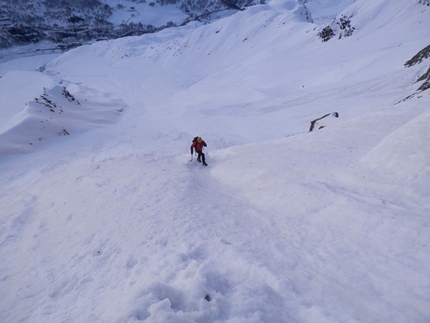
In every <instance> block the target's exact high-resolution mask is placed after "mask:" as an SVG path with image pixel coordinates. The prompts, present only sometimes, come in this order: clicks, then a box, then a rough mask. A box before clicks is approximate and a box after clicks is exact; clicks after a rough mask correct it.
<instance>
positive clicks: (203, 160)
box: [197, 151, 206, 164]
mask: <svg viewBox="0 0 430 323" xmlns="http://www.w3.org/2000/svg"><path fill="white" fill-rule="evenodd" d="M197 159H200V160H201V161H202V163H203V164H204V163H206V160H205V154H204V153H203V152H201V151H199V152H197Z"/></svg>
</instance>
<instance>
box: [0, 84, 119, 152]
mask: <svg viewBox="0 0 430 323" xmlns="http://www.w3.org/2000/svg"><path fill="white" fill-rule="evenodd" d="M60 83H61V82H60ZM69 90H70V91H72V92H74V91H76V93H77V94H76V96H75V95H74V94H72V93H71V92H70V91H69ZM87 97H88V98H87ZM124 108H125V105H124V104H123V103H122V102H121V101H119V100H115V99H112V98H111V97H110V96H109V95H107V94H102V93H97V92H95V91H94V90H85V89H80V87H79V86H77V85H73V84H69V85H68V86H66V85H65V84H57V85H53V86H52V87H51V88H50V89H47V88H44V89H43V93H42V94H41V95H40V96H39V97H36V98H34V99H33V100H30V101H28V102H27V103H25V107H24V109H22V110H21V111H19V112H18V113H16V114H13V113H10V114H9V116H8V118H5V120H6V121H5V122H4V123H2V124H1V127H0V147H1V148H0V155H6V154H10V153H27V152H32V151H34V150H35V149H37V148H39V147H42V146H43V145H44V144H45V143H46V142H48V141H52V140H53V139H54V138H56V137H59V136H60V137H61V136H69V135H71V134H77V133H81V132H83V131H85V130H88V129H91V128H94V127H100V126H104V125H109V124H113V123H115V122H116V121H118V120H119V118H120V115H121V112H123V111H124Z"/></svg>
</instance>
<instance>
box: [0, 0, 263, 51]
mask: <svg viewBox="0 0 430 323" xmlns="http://www.w3.org/2000/svg"><path fill="white" fill-rule="evenodd" d="M254 4H255V3H254V0H229V1H225V0H211V1H195V0H166V1H165V0H157V1H146V0H62V1H58V0H19V1H6V0H2V1H1V11H0V22H1V25H0V28H1V31H2V33H1V37H0V48H8V47H11V46H15V45H26V44H30V43H39V42H42V41H45V42H46V41H49V42H53V43H62V44H74V45H75V46H76V45H77V44H80V43H83V42H88V41H94V40H96V39H103V38H104V39H107V38H118V37H124V36H130V35H141V34H144V33H152V32H155V31H159V30H161V29H164V28H168V27H173V26H177V25H182V24H186V23H188V22H190V21H193V20H199V21H205V22H208V21H211V20H213V19H217V18H219V17H220V16H225V15H229V14H232V13H234V12H236V11H238V10H242V9H243V8H244V7H245V6H251V5H254ZM69 46H70V45H69Z"/></svg>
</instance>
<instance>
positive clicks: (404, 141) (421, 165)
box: [361, 110, 430, 195]
mask: <svg viewBox="0 0 430 323" xmlns="http://www.w3.org/2000/svg"><path fill="white" fill-rule="evenodd" d="M429 123H430V111H429V110H427V111H424V112H422V113H421V114H419V115H418V116H416V117H415V118H413V119H412V120H410V121H408V122H406V123H405V124H404V125H402V126H401V127H399V128H398V129H396V130H395V131H394V132H392V133H391V134H389V135H388V136H387V137H385V138H384V139H382V140H381V142H380V143H379V144H378V145H377V146H376V147H375V148H374V149H373V150H371V151H370V152H369V153H368V154H367V155H366V156H364V157H363V158H362V160H361V162H363V163H364V164H366V165H367V166H368V167H369V168H371V169H373V170H376V171H377V172H379V173H383V174H385V175H387V176H390V177H391V178H392V181H396V182H397V184H401V183H403V184H408V183H411V182H412V183H417V184H419V183H421V185H420V187H419V190H417V191H420V192H421V193H422V194H427V195H429V194H430V189H429V186H428V183H429V182H430V161H429V159H428V156H430V147H429V145H428V144H427V143H428V142H430V133H429V131H428V125H429Z"/></svg>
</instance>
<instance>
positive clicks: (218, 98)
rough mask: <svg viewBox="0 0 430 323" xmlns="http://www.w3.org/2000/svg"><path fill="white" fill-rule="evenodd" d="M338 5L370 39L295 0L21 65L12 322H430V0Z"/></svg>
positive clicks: (2, 234) (9, 207)
mask: <svg viewBox="0 0 430 323" xmlns="http://www.w3.org/2000/svg"><path fill="white" fill-rule="evenodd" d="M314 3H316V2H314ZM327 4H328V2H327ZM330 6H331V7H330V8H329V9H330V11H331V10H334V8H338V13H339V14H344V15H346V16H348V17H351V22H352V24H353V25H354V26H355V28H356V30H355V31H354V33H353V35H352V36H350V37H348V38H342V39H340V40H338V39H331V40H330V41H328V42H326V43H324V42H322V41H321V40H320V39H319V38H318V36H317V33H318V32H319V31H320V30H321V28H322V27H323V25H316V24H312V23H309V22H308V21H307V20H306V19H305V17H304V16H302V15H301V12H302V11H301V10H300V5H299V3H298V2H297V1H281V0H279V1H272V2H270V3H269V4H268V5H259V6H255V7H251V8H248V9H247V10H245V11H242V12H238V13H237V14H235V15H233V16H230V17H226V18H224V19H221V20H219V21H216V22H214V23H211V24H207V25H201V24H199V23H193V24H189V25H187V26H185V27H181V28H171V29H166V30H164V31H162V32H160V33H157V34H151V35H145V36H142V37H130V38H123V39H118V40H115V41H109V42H98V43H96V44H94V45H92V46H82V47H79V48H77V49H74V50H71V51H69V52H67V53H65V54H63V55H61V56H58V57H57V58H54V59H53V60H52V61H50V62H49V63H48V64H46V67H44V69H42V70H44V72H35V71H25V70H24V71H23V70H15V69H13V68H11V66H12V65H13V63H11V62H8V64H9V65H8V66H7V67H5V69H3V70H4V71H6V72H5V73H4V75H3V76H2V78H0V84H1V86H0V92H1V95H2V98H4V99H3V100H2V104H1V105H0V109H1V113H2V116H5V117H2V119H1V123H0V140H1V148H0V154H1V159H0V163H1V167H0V169H1V170H0V183H1V186H0V211H1V212H0V256H1V258H2V262H1V265H0V288H1V290H2V293H0V321H1V322H138V321H145V322H229V323H233V322H265V323H266V322H313V323H321V322H330V323H331V322H336V323H337V322H399V323H403V322H404V323H406V322H408V323H409V322H422V323H424V322H428V321H429V319H430V295H429V294H428V290H429V288H430V279H429V276H428V270H427V268H429V266H430V253H429V242H430V219H429V214H430V185H429V183H430V149H429V148H428V144H427V143H428V142H429V140H430V135H429V134H428V131H427V129H428V124H429V121H430V112H429V108H428V107H429V95H428V93H426V92H422V93H421V94H420V95H417V96H415V97H413V98H411V99H409V100H403V99H404V98H406V97H408V96H409V95H410V94H412V93H414V92H415V90H416V89H417V88H418V87H419V84H416V83H414V82H415V80H416V79H417V78H418V77H419V76H420V75H422V73H423V72H424V71H425V70H426V69H427V68H428V59H427V60H425V61H424V62H423V63H422V64H418V65H416V66H413V67H410V68H405V67H404V65H403V64H404V63H405V62H406V61H407V60H408V59H410V58H411V57H412V56H413V55H415V54H416V53H417V52H418V51H419V50H421V49H422V48H424V47H425V46H427V45H428V40H429V39H428V30H429V27H430V19H428V18H429V16H430V9H429V8H428V7H427V6H423V5H421V4H418V3H416V1H407V3H406V4H405V3H394V2H392V1H388V0H378V1H375V0H372V1H370V0H357V1H355V2H354V3H352V4H351V5H350V6H348V7H346V8H345V7H344V4H341V3H340V1H339V2H338V3H335V2H334V1H332V2H330ZM336 6H337V7H336ZM315 7H318V6H315ZM320 8H321V10H322V9H324V8H328V7H320ZM332 12H333V11H332ZM323 14H324V11H321V12H320V16H323ZM28 60H29V61H28V62H29V63H28V66H32V64H31V58H28ZM0 67H1V66H0ZM32 69H33V68H32ZM0 70H1V69H0ZM43 97H45V99H46V98H47V99H48V100H49V102H48V101H46V100H45V99H43ZM72 98H73V99H74V100H72ZM36 99H37V100H36ZM40 100H42V101H43V102H45V103H46V102H48V103H49V104H48V105H49V107H47V105H46V104H45V105H43V104H40V103H38V102H37V101H40ZM77 102H79V104H78V103H77ZM53 104H55V106H54V108H53V110H54V111H51V109H50V107H52V105H53ZM37 108H39V109H40V108H44V110H37ZM60 110H61V111H60ZM60 112H61V114H60ZM332 112H338V113H339V118H332V119H328V122H324V124H323V123H321V124H320V125H325V127H324V128H322V129H316V130H314V131H312V132H309V126H310V122H311V121H312V120H315V119H317V118H320V117H322V116H323V115H325V114H327V113H332ZM46 118H48V120H49V122H50V126H49V127H48V128H45V129H42V128H43V127H41V121H44V120H47V119H46ZM50 118H52V119H50ZM325 121H327V119H326V120H325ZM62 129H66V130H67V133H68V135H60V134H65V133H64V132H62ZM196 135H199V136H202V137H203V139H205V141H206V142H207V143H208V147H207V148H206V149H205V154H206V157H207V161H208V164H209V166H208V167H202V166H201V165H200V164H199V163H197V162H196V161H195V158H194V161H193V162H189V160H190V153H189V145H190V144H191V140H192V138H193V137H194V136H196ZM39 138H43V140H38V139H39ZM30 143H32V144H30ZM35 143H37V144H35Z"/></svg>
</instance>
